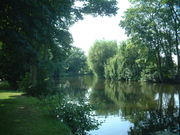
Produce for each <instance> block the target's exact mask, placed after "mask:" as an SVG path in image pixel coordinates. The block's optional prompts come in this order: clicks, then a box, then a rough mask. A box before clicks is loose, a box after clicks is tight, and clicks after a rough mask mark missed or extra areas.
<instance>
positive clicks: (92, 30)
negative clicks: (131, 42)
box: [70, 0, 130, 54]
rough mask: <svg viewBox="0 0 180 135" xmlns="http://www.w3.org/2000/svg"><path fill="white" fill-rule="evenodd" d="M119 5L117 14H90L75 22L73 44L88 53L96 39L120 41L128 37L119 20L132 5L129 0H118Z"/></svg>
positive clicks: (72, 31)
mask: <svg viewBox="0 0 180 135" xmlns="http://www.w3.org/2000/svg"><path fill="white" fill-rule="evenodd" d="M118 7H119V10H118V14H117V15H116V16H112V17H99V16H98V17H92V16H89V15H88V16H85V17H84V20H82V21H78V22H77V23H75V24H74V25H73V26H72V27H71V28H70V32H71V34H72V36H73V40H74V43H73V45H74V46H77V47H79V48H82V50H83V51H85V53H86V54H87V53H88V50H89V48H90V46H92V45H93V43H94V41H95V40H99V39H105V40H116V41H118V42H119V41H122V40H125V39H127V36H126V35H125V34H124V30H123V29H122V28H121V27H120V26H119V22H120V20H121V16H122V15H123V13H124V11H125V10H126V9H127V8H128V7H130V3H129V2H128V0H118Z"/></svg>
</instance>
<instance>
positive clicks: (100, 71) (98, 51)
mask: <svg viewBox="0 0 180 135" xmlns="http://www.w3.org/2000/svg"><path fill="white" fill-rule="evenodd" d="M116 51H117V43H116V42H115V41H101V40H100V41H96V42H95V43H94V45H93V46H92V47H91V48H90V51H89V54H88V63H89V66H90V68H91V70H92V71H93V73H94V74H95V75H96V76H98V77H103V76H104V65H105V64H106V62H107V60H108V59H109V58H110V57H112V56H114V55H115V54H116Z"/></svg>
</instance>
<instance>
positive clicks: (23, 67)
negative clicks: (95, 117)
mask: <svg viewBox="0 0 180 135" xmlns="http://www.w3.org/2000/svg"><path fill="white" fill-rule="evenodd" d="M116 4H117V2H116V0H108V1H107V0H100V1H95V0H16V1H12V0H1V4H0V14H1V16H0V82H1V81H6V82H8V84H10V86H11V88H12V89H14V90H16V89H20V90H24V92H25V93H26V94H28V95H32V96H36V97H39V98H44V96H47V95H50V96H51V94H55V93H56V88H57V85H56V80H58V79H59V78H60V77H61V75H62V74H63V72H64V73H76V74H81V73H82V74H84V73H85V72H86V68H87V67H86V66H85V65H86V57H85V56H84V53H83V52H82V51H81V50H80V49H78V48H75V47H72V42H73V39H72V36H71V34H70V32H69V27H70V26H71V25H72V24H74V23H75V22H77V21H78V20H82V19H83V16H84V15H87V14H91V15H93V16H97V15H101V16H105V15H107V16H111V15H115V14H116V11H117V9H118V8H117V7H116ZM3 87H4V88H5V87H6V85H4V86H3ZM3 87H2V88H3ZM6 97H7V96H6V94H3V95H2V98H6ZM5 102H6V101H4V100H2V104H1V107H2V108H1V110H0V114H1V116H4V117H3V118H1V124H0V126H1V131H0V132H1V134H4V135H6V134H19V135H20V134H27V135H28V134H31V135H33V134H53V135H55V134H69V133H68V132H66V129H65V126H64V127H63V124H61V123H60V124H59V125H58V123H56V122H55V121H53V120H52V119H53V117H50V114H49V113H47V114H45V113H46V112H48V111H45V112H44V110H43V107H40V106H41V105H39V100H38V99H36V98H31V97H26V96H21V97H17V98H15V99H13V100H12V101H10V104H7V105H6V104H5ZM57 102H58V101H57ZM58 103H59V102H58ZM62 103H64V102H62ZM79 104H80V103H79ZM4 105H5V106H4ZM61 105H62V104H60V103H59V106H57V107H60V106H61ZM42 106H46V105H42ZM69 106H70V107H69ZM71 106H72V105H70V104H68V101H66V105H65V108H63V109H61V110H59V111H60V112H57V113H62V112H64V113H63V114H62V115H60V117H61V118H62V119H64V118H65V116H67V115H65V114H67V112H69V113H70V115H71V117H70V116H69V118H70V119H71V118H72V119H74V121H73V123H70V122H69V121H70V120H67V121H63V122H64V124H66V125H67V127H69V128H70V131H71V132H73V133H75V134H85V131H88V130H90V129H94V128H96V123H94V122H93V121H92V119H91V114H90V107H89V106H88V105H87V106H86V105H84V104H80V106H78V105H77V106H76V107H75V108H74V109H72V108H71ZM51 109H52V108H51ZM53 109H55V110H56V108H53ZM49 111H53V110H49ZM71 112H72V113H71ZM27 115H28V117H27ZM46 115H47V116H46ZM54 118H55V117H54ZM55 119H57V117H56V118H55ZM82 119H83V120H82ZM70 124H72V125H70ZM83 124H84V126H82V125H83ZM52 125H53V126H54V127H52ZM78 126H80V127H79V128H77V129H76V127H78ZM10 127H12V129H11V130H9V128H10ZM7 128H8V130H9V131H8V130H7ZM43 129H44V131H42V130H43ZM68 131H69V130H68ZM42 132H43V133H42Z"/></svg>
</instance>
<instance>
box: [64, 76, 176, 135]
mask: <svg viewBox="0 0 180 135" xmlns="http://www.w3.org/2000/svg"><path fill="white" fill-rule="evenodd" d="M62 84H63V87H65V88H66V95H67V96H68V97H70V98H72V99H74V100H78V99H79V98H82V97H83V98H88V102H89V103H90V104H93V105H96V106H98V107H97V109H96V110H95V113H96V114H97V119H99V120H101V121H103V123H102V125H101V126H100V127H99V129H98V130H94V131H91V132H89V133H90V134H91V135H160V134H161V135H179V129H180V127H179V126H180V125H179V123H180V117H179V116H180V108H179V104H180V85H170V84H149V83H140V82H118V81H108V80H97V79H96V78H93V77H88V76H85V77H76V78H64V79H63V80H61V86H62Z"/></svg>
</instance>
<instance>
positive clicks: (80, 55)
mask: <svg viewBox="0 0 180 135" xmlns="http://www.w3.org/2000/svg"><path fill="white" fill-rule="evenodd" d="M63 67H64V70H65V71H64V72H66V73H67V74H85V73H86V72H87V71H86V68H87V58H86V56H85V54H84V52H83V51H82V50H81V49H80V48H77V47H73V48H72V49H71V51H70V55H69V56H68V58H67V59H66V60H65V61H64V62H63Z"/></svg>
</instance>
